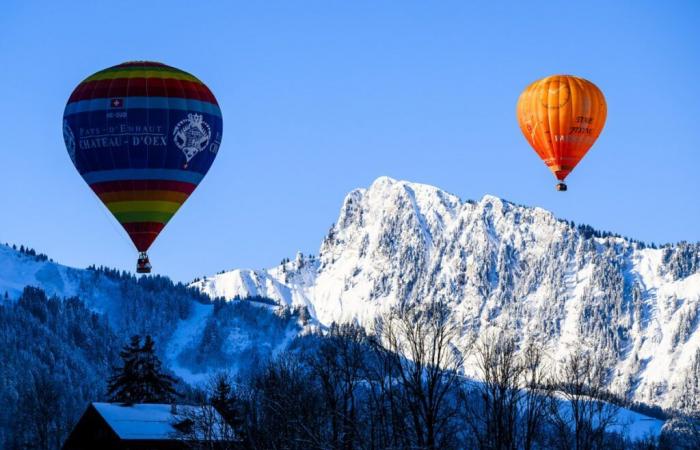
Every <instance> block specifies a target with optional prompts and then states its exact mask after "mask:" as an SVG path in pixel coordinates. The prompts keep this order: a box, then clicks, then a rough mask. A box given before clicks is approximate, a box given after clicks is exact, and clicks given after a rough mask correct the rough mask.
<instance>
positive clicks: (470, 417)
mask: <svg viewBox="0 0 700 450" xmlns="http://www.w3.org/2000/svg"><path fill="white" fill-rule="evenodd" d="M474 352H475V357H476V367H477V370H478V372H479V378H480V380H479V381H476V382H474V383H468V384H466V385H465V388H466V391H465V392H464V396H463V404H464V405H465V408H466V416H465V419H466V422H467V424H468V426H469V428H470V429H471V431H472V434H473V436H474V437H475V439H476V441H477V445H478V447H479V448H481V449H493V450H505V449H513V448H515V447H516V443H517V439H516V436H517V435H516V433H517V421H518V412H519V410H518V407H519V405H518V402H519V399H520V385H519V383H520V379H521V375H522V373H523V368H522V365H521V364H520V361H519V360H518V358H517V354H516V352H517V347H516V344H515V340H514V339H513V338H512V337H510V336H504V335H503V334H501V333H490V334H486V335H484V336H483V337H482V338H481V339H480V341H479V342H478V343H477V345H476V346H475V349H474Z"/></svg>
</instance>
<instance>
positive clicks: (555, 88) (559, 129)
mask: <svg viewBox="0 0 700 450" xmlns="http://www.w3.org/2000/svg"><path fill="white" fill-rule="evenodd" d="M607 111H608V108H607V105H606V104H605V97H604V96H603V93H602V92H601V91H600V89H598V87H597V86H596V85H595V84H593V83H591V82H590V81H588V80H584V79H583V78H579V77H574V76H571V75H553V76H551V77H546V78H542V79H541V80H538V81H535V82H534V83H532V84H531V85H530V86H528V87H527V88H526V89H525V90H524V91H523V93H522V94H520V98H519V99H518V110H517V114H518V123H519V124H520V129H521V130H522V132H523V134H524V135H525V139H527V141H528V142H529V143H530V145H531V146H532V148H534V149H535V151H536V152H537V154H538V155H540V158H542V160H543V161H544V163H545V164H547V167H549V170H551V171H552V173H554V176H556V177H557V179H558V180H559V184H557V190H559V191H565V190H566V184H564V179H565V178H566V176H567V175H569V173H570V172H571V171H572V170H573V169H574V167H576V164H578V163H579V161H581V159H582V158H583V156H584V155H585V154H586V152H588V150H589V149H590V148H591V146H592V145H593V143H594V142H595V140H596V139H597V138H598V136H599V135H600V132H601V131H603V125H605V117H606V116H607Z"/></svg>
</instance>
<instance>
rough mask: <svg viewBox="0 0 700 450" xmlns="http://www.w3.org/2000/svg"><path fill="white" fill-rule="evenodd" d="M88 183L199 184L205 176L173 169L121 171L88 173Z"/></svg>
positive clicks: (86, 177) (86, 180) (85, 176)
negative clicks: (162, 182)
mask: <svg viewBox="0 0 700 450" xmlns="http://www.w3.org/2000/svg"><path fill="white" fill-rule="evenodd" d="M82 175H83V179H84V180H85V182H86V183H88V184H92V183H104V182H107V181H121V180H170V181H181V182H184V183H192V184H199V182H200V181H202V178H204V174H202V173H197V172H189V171H186V170H171V169H121V170H104V171H99V172H87V173H84V174H82Z"/></svg>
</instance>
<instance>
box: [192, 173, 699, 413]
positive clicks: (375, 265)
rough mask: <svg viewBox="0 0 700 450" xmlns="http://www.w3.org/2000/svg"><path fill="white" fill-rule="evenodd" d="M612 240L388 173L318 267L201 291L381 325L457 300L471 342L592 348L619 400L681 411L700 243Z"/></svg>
mask: <svg viewBox="0 0 700 450" xmlns="http://www.w3.org/2000/svg"><path fill="white" fill-rule="evenodd" d="M607 236H612V234H609V233H608V234H606V233H595V232H591V231H590V230H584V231H581V230H580V229H578V228H573V227H572V226H571V225H569V223H568V222H566V221H563V220H559V219H557V218H556V217H555V216H554V215H553V214H552V213H551V212H549V211H546V210H544V209H541V208H534V207H525V206H519V205H516V204H513V203H510V202H508V201H506V200H502V199H500V198H499V197H496V196H494V195H484V196H483V197H482V198H481V200H479V201H478V202H472V201H465V202H463V201H461V200H460V199H459V198H458V197H457V196H455V195H453V194H449V193H447V192H445V191H443V190H441V189H438V188H436V187H434V186H430V185H426V184H420V183H412V182H409V181H402V180H396V179H393V178H390V177H380V178H378V179H376V180H375V181H374V182H373V183H372V184H371V186H370V187H369V188H367V189H356V190H354V191H352V192H350V193H349V194H348V195H347V196H346V198H345V201H344V202H343V205H342V207H341V210H340V214H339V217H338V220H337V222H336V225H334V226H333V227H332V228H331V230H330V231H329V233H328V235H327V236H326V238H325V239H324V240H323V242H322V244H321V249H320V251H319V256H318V259H316V260H314V261H313V262H312V263H310V264H303V265H302V264H294V265H290V266H288V267H284V268H279V267H278V268H272V269H269V270H267V271H256V272H250V271H240V273H237V274H236V276H235V277H231V278H227V276H226V274H223V275H217V276H215V277H213V278H209V279H207V282H206V283H203V282H200V283H198V284H195V286H196V287H198V288H199V289H201V290H203V291H204V292H207V293H210V294H211V295H225V296H226V297H227V298H233V297H235V296H237V297H241V298H243V297H246V296H248V295H250V296H267V297H271V298H273V299H275V300H277V301H278V302H280V303H282V304H290V305H304V306H306V307H308V309H309V311H310V312H311V313H312V314H313V315H314V316H315V317H316V318H317V319H318V320H319V321H320V322H321V323H324V324H330V323H331V322H334V321H335V322H358V323H361V324H365V325H370V324H372V323H373V321H374V320H375V319H376V317H377V316H378V315H380V314H382V312H383V311H386V310H387V309H389V308H392V307H394V306H396V305H405V304H412V303H422V302H431V301H446V302H447V303H448V304H449V305H450V306H451V308H452V310H453V314H454V317H455V320H458V321H459V323H460V324H461V326H462V328H463V330H464V333H465V336H466V334H478V333H482V332H488V331H489V330H492V329H495V330H510V331H511V332H512V333H514V334H515V335H516V336H518V338H519V339H522V341H523V342H525V341H526V340H531V341H535V342H537V343H539V344H540V345H541V346H542V347H543V348H544V349H546V351H547V353H548V354H549V355H551V357H552V359H553V360H555V361H556V360H558V359H560V358H561V357H563V356H564V355H566V354H567V352H568V351H570V349H571V348H572V347H575V346H577V345H585V346H588V347H589V348H591V349H595V351H597V352H599V353H601V354H604V355H605V357H606V358H609V359H610V360H611V361H613V363H611V366H612V367H613V370H612V371H611V373H613V374H614V376H613V378H612V381H611V388H612V389H613V390H614V391H615V392H617V393H618V394H620V395H622V396H625V397H627V398H628V399H631V400H638V401H644V402H649V403H654V404H661V405H664V406H671V405H674V404H676V403H677V402H678V401H679V396H680V395H681V394H680V393H681V392H682V391H683V390H684V389H685V388H683V387H682V386H684V383H686V382H687V380H689V379H693V377H697V376H700V373H695V372H694V370H695V369H693V368H694V367H700V361H697V360H698V359H700V352H699V353H697V355H696V352H698V343H699V342H700V327H698V326H696V324H697V323H700V246H671V247H669V248H665V249H663V250H656V249H651V248H645V247H644V246H640V245H636V244H635V243H634V242H633V241H629V240H626V239H624V238H615V239H614V240H613V239H612V238H609V237H607ZM613 244H614V245H613ZM696 361H697V363H696ZM642 362H643V363H642ZM698 371H700V369H699V370H698Z"/></svg>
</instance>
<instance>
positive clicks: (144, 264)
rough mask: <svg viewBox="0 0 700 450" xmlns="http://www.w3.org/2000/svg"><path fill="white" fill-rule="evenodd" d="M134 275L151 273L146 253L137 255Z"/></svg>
mask: <svg viewBox="0 0 700 450" xmlns="http://www.w3.org/2000/svg"><path fill="white" fill-rule="evenodd" d="M136 273H151V261H149V260H148V255H147V254H146V252H141V253H139V259H138V261H136Z"/></svg>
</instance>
